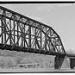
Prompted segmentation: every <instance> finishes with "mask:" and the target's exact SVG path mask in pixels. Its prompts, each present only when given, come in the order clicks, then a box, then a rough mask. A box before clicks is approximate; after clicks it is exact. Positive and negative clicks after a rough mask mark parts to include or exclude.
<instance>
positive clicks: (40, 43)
mask: <svg viewBox="0 0 75 75" xmlns="http://www.w3.org/2000/svg"><path fill="white" fill-rule="evenodd" d="M40 27H41V26H40ZM41 29H42V27H41ZM40 47H41V49H42V31H41V30H40Z"/></svg>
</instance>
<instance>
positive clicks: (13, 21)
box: [13, 20, 15, 44]
mask: <svg viewBox="0 0 75 75" xmlns="http://www.w3.org/2000/svg"><path fill="white" fill-rule="evenodd" d="M13 25H14V44H15V20H13Z"/></svg>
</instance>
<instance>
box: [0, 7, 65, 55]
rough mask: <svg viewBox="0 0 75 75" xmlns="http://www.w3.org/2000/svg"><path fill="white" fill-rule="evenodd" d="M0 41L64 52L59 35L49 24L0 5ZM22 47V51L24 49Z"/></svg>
mask: <svg viewBox="0 0 75 75" xmlns="http://www.w3.org/2000/svg"><path fill="white" fill-rule="evenodd" d="M0 43H1V44H4V46H5V45H10V46H12V48H13V47H21V48H26V49H27V50H31V49H33V50H34V51H33V52H35V51H37V50H38V51H39V52H41V51H44V52H48V53H49V54H51V53H54V54H55V53H60V54H65V50H64V47H63V44H62V42H61V39H60V37H59V35H58V34H57V33H56V32H55V31H54V29H53V28H52V27H50V26H47V25H45V24H43V23H40V22H38V21H35V20H33V19H31V18H28V17H26V16H23V15H21V14H19V13H17V12H14V11H11V10H9V9H6V8H4V7H2V6H0ZM26 49H24V51H25V50H26Z"/></svg>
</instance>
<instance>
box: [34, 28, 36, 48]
mask: <svg viewBox="0 0 75 75" xmlns="http://www.w3.org/2000/svg"><path fill="white" fill-rule="evenodd" d="M34 40H35V49H36V28H35V38H34Z"/></svg>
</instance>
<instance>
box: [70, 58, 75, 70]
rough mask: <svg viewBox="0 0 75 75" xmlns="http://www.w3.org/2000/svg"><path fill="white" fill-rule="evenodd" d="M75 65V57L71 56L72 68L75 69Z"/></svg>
mask: <svg viewBox="0 0 75 75" xmlns="http://www.w3.org/2000/svg"><path fill="white" fill-rule="evenodd" d="M74 67H75V58H70V68H71V69H74Z"/></svg>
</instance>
